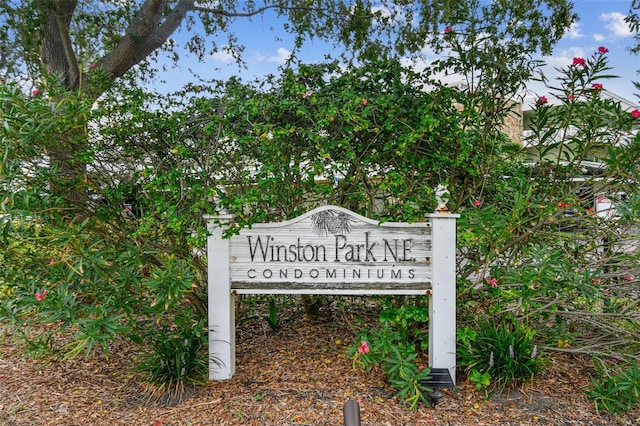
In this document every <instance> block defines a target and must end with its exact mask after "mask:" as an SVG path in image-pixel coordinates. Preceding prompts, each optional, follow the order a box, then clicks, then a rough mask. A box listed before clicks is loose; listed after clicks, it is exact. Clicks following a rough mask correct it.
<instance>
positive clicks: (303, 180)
mask: <svg viewBox="0 0 640 426" xmlns="http://www.w3.org/2000/svg"><path fill="white" fill-rule="evenodd" d="M554 3H557V4H558V5H560V4H561V3H564V2H554ZM471 4H472V5H476V8H475V9H474V8H472V9H466V10H465V9H464V8H463V7H462V6H463V4H462V3H460V7H458V6H457V3H456V5H453V6H451V8H450V9H442V10H440V9H439V10H440V11H441V12H442V11H444V12H446V14H445V15H443V16H446V17H448V18H450V19H446V21H448V23H450V26H447V27H446V28H445V29H444V30H443V31H441V30H438V31H437V32H434V33H433V36H434V39H433V40H434V42H435V43H436V44H437V46H439V47H441V48H447V49H451V51H452V52H453V54H452V55H449V57H448V59H446V60H442V61H440V62H438V63H436V64H434V66H433V67H432V68H431V69H429V70H428V71H426V72H424V73H418V72H415V71H412V70H411V69H409V68H405V67H403V66H402V65H401V64H400V62H399V61H397V60H387V59H384V58H380V59H370V60H366V59H365V60H363V61H362V62H361V63H360V64H359V65H358V66H357V67H356V66H347V67H344V66H343V64H338V63H337V62H331V61H329V62H326V63H321V64H314V65H300V66H298V67H297V68H296V69H287V70H284V71H283V73H282V74H281V75H280V76H278V77H274V76H272V77H270V78H268V79H265V80H263V81H257V82H250V83H245V82H242V81H240V80H239V79H231V80H229V81H226V82H216V81H213V82H210V84H208V85H204V84H202V85H190V86H187V87H185V89H184V90H182V91H180V92H178V93H174V94H170V95H167V96H159V95H152V94H149V93H147V92H145V91H144V90H142V89H139V88H136V89H132V88H131V87H130V86H127V85H122V86H118V85H116V84H115V83H114V81H113V80H112V76H110V75H108V74H106V73H105V72H104V71H103V70H101V68H100V66H96V67H95V68H92V67H91V66H90V65H89V66H88V70H87V73H86V74H85V75H84V77H83V78H84V80H83V82H85V83H86V84H88V85H94V87H96V88H97V89H95V90H96V91H98V92H102V96H101V97H100V98H99V99H98V100H97V101H96V98H95V96H91V95H90V94H87V93H86V92H85V91H84V90H80V89H78V90H75V89H74V90H69V87H67V86H64V85H63V84H61V83H60V80H59V75H58V74H56V73H52V74H50V75H48V76H46V77H45V78H43V80H42V81H41V84H40V85H39V86H38V88H37V89H36V90H34V91H32V92H30V93H25V92H24V91H23V90H22V88H21V87H20V86H19V85H18V84H16V83H12V82H7V81H3V82H2V85H1V86H0V121H1V123H2V126H1V129H0V141H1V144H2V145H1V148H2V150H1V152H2V165H1V166H0V189H1V191H2V194H3V195H2V212H1V216H0V224H1V229H2V238H1V240H0V245H2V248H3V250H2V251H1V252H0V259H1V261H2V264H3V266H4V265H9V266H8V267H3V268H2V269H0V295H1V296H0V319H1V320H2V324H3V327H10V328H11V329H12V330H14V332H15V333H17V334H20V333H22V335H23V337H24V338H25V339H26V340H27V341H28V342H30V343H31V344H32V347H33V348H34V352H42V351H46V350H51V351H57V352H59V353H61V354H62V356H66V357H73V356H77V355H79V354H86V355H89V354H91V352H92V351H93V350H94V349H101V350H105V351H107V350H108V348H109V344H110V342H111V341H113V340H114V339H117V338H128V339H130V340H131V342H134V343H136V344H140V345H143V346H144V349H145V350H146V351H147V352H148V353H149V354H150V355H149V357H146V358H144V360H143V362H142V370H143V371H144V373H145V377H146V378H147V379H148V380H149V381H150V382H151V383H153V384H155V385H157V386H158V388H159V389H162V387H163V386H168V387H169V388H171V389H178V390H179V389H181V388H182V387H183V386H184V385H185V384H188V383H195V382H197V381H198V380H199V379H201V373H202V368H201V367H202V365H203V362H204V359H205V358H204V357H206V354H205V353H204V350H203V348H204V346H203V340H204V336H205V332H206V330H203V324H202V321H201V319H202V318H203V317H204V316H205V313H206V305H205V301H206V268H205V262H204V258H203V254H204V253H203V250H202V247H203V244H204V237H205V236H206V234H207V230H206V227H205V223H204V221H203V214H204V213H215V212H217V211H220V210H226V211H227V212H229V213H232V214H234V215H235V216H236V218H237V221H238V224H239V225H251V224H252V223H255V222H263V221H275V220H282V219H289V218H292V217H295V216H297V215H299V214H300V213H302V212H304V211H307V210H308V209H310V208H312V207H315V206H318V205H321V204H337V205H341V206H344V207H346V208H349V209H351V210H354V211H356V212H358V213H361V214H363V215H366V216H369V217H372V218H374V219H379V220H394V221H396V220H397V221H408V222H412V221H418V220H423V218H424V215H425V213H429V212H431V211H433V209H434V207H435V200H434V194H433V189H434V187H435V186H436V185H438V184H442V183H444V184H447V185H448V187H449V190H450V192H451V193H452V194H453V199H452V200H451V202H450V203H449V208H450V209H451V210H452V211H454V212H458V213H461V214H462V217H461V220H460V222H459V235H458V246H459V257H458V258H459V265H458V272H459V274H458V275H459V277H460V279H459V282H458V283H457V285H458V307H459V312H458V314H459V318H460V323H461V324H460V325H461V327H462V328H466V329H468V330H470V331H475V332H477V333H478V335H483V334H485V333H483V331H486V329H487V326H486V324H487V322H486V320H487V319H489V318H496V319H498V320H500V321H498V322H497V323H500V322H501V321H505V322H508V323H510V324H511V323H518V324H521V326H522V328H521V329H518V330H517V331H518V332H521V331H523V330H525V331H526V333H524V335H525V337H526V342H524V343H523V344H522V345H521V346H522V351H521V352H522V354H520V357H524V356H526V355H528V356H529V357H531V352H532V351H533V349H532V348H533V347H536V345H537V347H538V348H539V350H540V351H542V350H544V351H545V352H546V353H551V352H553V351H554V350H555V351H558V350H559V351H572V352H586V353H590V354H592V355H593V356H594V357H595V358H596V359H598V360H601V361H602V362H603V363H607V362H611V360H616V361H628V360H633V359H634V358H636V359H637V354H638V353H639V351H638V342H637V333H638V331H639V330H638V324H639V322H638V317H639V307H638V277H639V276H640V271H639V270H638V250H637V247H638V246H637V243H638V241H637V238H638V230H637V228H636V226H635V223H636V222H637V218H638V215H639V214H640V213H638V212H639V209H638V208H639V204H638V202H639V201H640V198H639V197H638V195H637V194H636V190H635V188H636V186H637V182H638V171H639V170H638V167H637V164H638V155H639V153H640V150H639V148H640V140H639V139H638V135H637V134H635V135H634V134H633V133H632V132H633V130H634V129H637V126H638V115H640V112H638V111H637V110H636V111H628V110H625V109H623V108H622V105H621V104H620V103H619V102H618V101H615V100H612V99H610V98H608V97H606V96H605V93H604V91H603V90H602V89H603V88H605V87H606V81H607V79H608V78H610V76H609V75H608V74H609V71H610V70H609V69H608V67H607V62H606V53H607V52H606V48H604V47H603V48H601V49H598V51H597V52H595V53H594V55H593V56H592V57H590V58H576V59H574V61H573V63H572V64H568V66H567V67H566V68H565V69H564V70H563V77H562V78H561V79H560V80H558V82H557V87H550V88H549V91H550V92H549V93H546V94H544V95H542V96H540V97H539V98H538V101H537V104H536V108H535V111H534V112H535V115H534V117H533V118H532V123H531V128H532V133H531V135H530V137H528V138H527V139H525V140H524V141H523V142H524V146H525V148H526V149H522V147H520V146H519V145H517V144H514V143H513V142H514V141H512V140H511V139H510V138H509V136H507V135H506V134H505V132H504V130H505V128H504V126H503V124H504V121H505V120H506V119H508V118H513V116H514V115H513V114H514V113H515V109H514V106H515V105H516V104H517V103H518V101H520V99H518V98H516V97H514V96H515V93H516V92H517V91H518V90H519V89H521V88H522V83H523V82H524V81H525V80H526V78H528V77H529V76H530V74H531V71H532V69H533V67H534V66H535V64H534V63H531V62H530V61H529V57H528V56H527V55H528V54H532V53H534V51H535V48H537V47H538V45H537V44H535V43H534V45H528V44H527V40H529V41H530V42H532V43H533V41H531V40H532V39H531V38H530V36H531V35H534V34H520V36H519V37H520V38H517V37H516V38H509V37H504V38H502V37H501V36H500V35H501V34H502V35H504V34H514V35H518V34H519V33H518V31H519V30H518V29H517V28H512V27H510V26H509V24H504V22H509V21H504V20H503V18H504V16H506V15H510V14H512V13H516V12H518V11H517V10H514V11H512V12H509V14H507V13H506V12H500V10H501V9H496V8H500V7H502V8H505V7H507V4H506V3H504V2H494V3H492V4H493V5H494V9H490V10H489V9H486V8H484V7H482V6H481V5H480V3H476V2H471ZM454 6H455V7H454ZM487 7H488V6H487ZM425 10H426V9H425ZM505 10H506V9H505ZM444 12H443V13H444ZM565 12H566V13H567V15H566V16H564V17H558V16H556V15H554V18H553V19H559V21H558V22H555V21H554V22H547V24H548V25H550V27H549V28H551V27H553V28H557V27H558V24H559V23H560V21H562V22H565V20H566V19H569V17H570V11H569V9H566V10H565ZM516 14H517V13H516ZM527 16H529V15H528V14H527ZM550 19H551V18H550ZM569 20H570V19H569ZM543 21H544V20H543ZM492 22H494V23H495V22H499V23H500V26H499V28H500V31H497V32H492V31H487V30H489V29H491V23H492ZM545 22H546V21H545ZM505 25H506V27H505ZM531 28H532V30H531V31H533V28H534V26H532V27H531ZM535 28H537V29H536V31H537V32H536V34H537V35H538V36H539V35H540V32H541V31H542V28H543V27H540V26H537V27H535ZM544 28H547V27H544ZM431 29H432V30H433V29H434V28H431ZM505 31H506V32H505ZM556 36H559V35H558V34H555V35H554V36H553V37H552V40H553V39H554V37H556ZM495 37H498V39H499V40H502V41H500V42H498V41H496V40H498V39H496V38H495ZM512 42H513V43H516V42H518V43H521V44H518V45H517V46H525V48H523V52H524V54H523V55H517V56H513V55H511V52H513V51H515V50H516V49H515V48H514V45H510V44H509V43H512ZM503 43H507V44H506V45H505V44H503ZM527 46H528V47H527ZM375 47H376V46H374V45H372V49H374V48H375ZM374 50H375V49H374ZM523 58H524V59H523ZM444 70H448V71H455V72H458V73H460V74H461V75H462V76H464V78H465V81H466V83H467V84H464V85H461V86H460V87H459V88H451V87H446V86H443V85H442V84H440V83H439V82H438V81H437V79H436V77H437V76H438V72H440V71H444ZM83 87H84V86H83ZM425 89H428V90H425ZM551 101H553V102H551ZM599 197H600V198H603V197H607V198H608V199H611V200H613V202H614V203H615V206H616V210H615V214H611V215H608V214H605V213H606V212H596V211H594V210H593V209H592V207H593V200H594V199H598V198H599ZM612 212H613V211H612ZM605 216H610V217H605ZM422 308H423V307H422V306H419V305H418V306H409V305H404V306H402V305H400V306H396V305H392V306H390V307H389V309H387V310H386V311H385V313H384V315H383V316H382V317H381V321H382V323H383V324H382V327H381V328H380V330H379V331H375V330H374V331H363V333H369V334H366V335H365V334H363V335H362V337H361V339H360V340H361V341H360V343H359V345H357V346H355V347H354V348H355V350H357V349H358V348H360V347H363V346H362V340H364V341H365V342H369V343H367V345H370V346H369V348H370V349H373V348H377V347H378V346H377V345H378V343H377V342H381V343H379V344H380V345H381V346H380V348H382V349H381V350H380V352H373V351H371V352H364V349H363V352H360V351H358V352H357V353H356V352H353V353H354V355H356V354H357V355H358V357H359V356H360V355H363V356H362V357H359V358H358V361H359V362H362V363H363V365H364V366H365V367H373V366H375V363H376V362H378V363H381V365H384V366H386V367H385V369H386V370H387V372H388V373H389V375H390V383H391V384H392V386H394V387H396V388H397V389H398V392H399V395H400V398H401V399H402V400H403V401H405V402H407V403H409V404H410V405H411V406H414V407H415V404H416V403H417V402H418V401H421V400H422V401H424V390H421V389H420V388H419V387H416V386H417V385H416V384H417V383H419V381H417V380H418V378H420V377H423V376H424V375H427V374H428V369H420V365H421V364H418V361H417V360H419V359H420V360H421V358H420V356H421V355H420V353H421V352H423V351H424V350H425V349H426V346H425V345H426V340H424V338H423V337H424V336H423V330H424V323H425V322H426V321H428V318H427V317H426V314H425V311H424V309H422ZM269 319H270V324H271V325H272V327H273V328H274V329H276V328H278V327H279V318H278V315H277V306H276V305H275V303H274V304H273V305H272V306H271V309H270V312H269ZM42 322H46V323H51V324H53V325H55V326H57V327H59V329H60V331H63V332H64V331H69V334H66V339H64V341H62V342H61V340H60V339H50V338H49V336H44V337H42V338H39V337H34V335H33V334H32V333H34V332H35V330H36V329H37V326H38V325H39V324H40V323H42ZM398 324H400V325H401V327H399V326H398ZM511 331H513V330H511ZM530 331H531V333H529V332H530ZM533 331H535V334H534V333H533ZM190 333H192V334H190ZM375 333H379V334H375ZM514 333H515V331H514ZM63 334H64V333H63ZM374 334H375V335H374ZM506 336H507V337H505V338H504V339H503V340H504V342H506V343H504V345H506V346H507V352H506V353H509V351H508V346H509V345H510V346H512V347H513V348H514V351H515V350H516V349H515V348H516V346H517V345H516V344H515V343H516V342H515V341H510V340H508V338H510V337H509V336H511V335H510V334H507V335H506ZM503 337H504V336H503ZM185 341H188V344H186V345H185V344H184V342H185ZM385 342H386V343H385ZM509 342H510V343H509ZM54 345H55V346H54ZM504 345H503V346H504ZM532 345H533V346H532ZM518 348H520V346H518ZM518 350H519V349H518ZM500 351H501V352H500V353H502V354H504V353H505V351H504V347H502V348H501V349H500ZM485 352H486V351H485ZM496 352H497V349H496ZM365 353H375V354H378V353H379V354H380V355H379V358H375V356H378V355H375V356H374V355H369V356H368V357H366V356H364V354H365ZM490 353H491V350H489V354H490ZM523 354H524V355H523ZM495 356H496V355H495V352H494V362H495ZM168 359H171V360H172V362H171V363H169V362H167V360H168ZM510 359H515V354H514V358H510ZM530 359H535V358H530ZM162 360H165V363H164V365H163V363H162V362H160V361H162ZM485 361H486V360H485ZM505 361H507V363H508V360H506V359H505ZM420 362H422V360H421V361H420ZM471 362H474V361H469V363H471ZM469 365H470V364H469ZM535 367H536V368H533V367H532V368H529V369H527V370H526V371H527V374H521V372H519V371H518V372H517V373H516V372H514V371H515V370H513V371H512V370H509V371H508V372H507V373H506V374H505V375H504V381H503V382H502V383H505V384H508V383H507V382H509V380H511V379H516V380H519V379H522V378H523V376H525V375H528V373H529V372H531V373H532V374H534V373H535V372H536V371H538V366H537V364H536V366H535ZM183 368H184V370H183ZM476 371H477V372H478V373H479V374H480V375H479V376H477V375H476V379H477V380H475V381H476V382H477V383H480V384H483V383H486V382H487V380H489V381H490V380H491V379H498V380H503V378H502V376H500V377H499V376H495V375H492V376H490V377H489V378H488V379H487V378H486V377H485V376H483V374H485V373H486V372H482V371H480V370H479V369H476ZM472 379H473V378H472ZM598 380H600V379H598ZM487 386H489V385H487ZM603 407H604V408H606V407H605V406H604V405H603Z"/></svg>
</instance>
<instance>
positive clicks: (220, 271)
mask: <svg viewBox="0 0 640 426" xmlns="http://www.w3.org/2000/svg"><path fill="white" fill-rule="evenodd" d="M457 217H459V216H458V215H454V214H448V213H444V214H443V213H435V214H432V215H429V216H428V221H426V222H418V223H412V224H409V223H393V222H385V223H379V222H377V221H374V220H371V219H368V218H365V217H363V216H361V215H358V214H356V213H354V212H352V211H349V210H347V209H344V208H341V207H336V206H323V207H319V208H316V209H314V210H312V211H309V212H307V213H305V214H303V215H301V216H299V217H297V218H295V219H292V220H289V221H286V222H279V223H260V224H254V225H253V226H252V227H251V228H245V229H242V230H240V232H239V233H238V234H237V235H234V236H232V237H231V238H228V239H225V238H223V234H224V230H225V228H226V227H228V226H232V225H233V223H232V221H233V217H231V216H215V217H209V218H208V219H209V231H210V233H211V235H210V237H209V239H208V265H209V266H208V268H209V354H210V360H211V361H210V365H209V379H210V380H224V379H229V378H231V377H232V375H233V373H234V371H235V315H234V306H235V304H234V295H235V294H241V293H251V294H258V293H261V294H341V295H372V294H398V295H425V296H429V297H430V300H429V310H430V321H429V324H430V326H429V365H430V366H431V367H437V368H447V369H449V371H450V374H451V377H452V378H453V380H454V382H455V357H456V352H455V344H456V341H455V339H456V336H455V327H456V324H455V285H456V280H455V232H456V218H457ZM214 359H217V360H218V361H219V362H218V363H216V362H214V361H213V360H214Z"/></svg>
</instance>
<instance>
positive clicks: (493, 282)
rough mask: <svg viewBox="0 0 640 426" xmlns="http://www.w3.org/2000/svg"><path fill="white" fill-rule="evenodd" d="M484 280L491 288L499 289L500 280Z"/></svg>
mask: <svg viewBox="0 0 640 426" xmlns="http://www.w3.org/2000/svg"><path fill="white" fill-rule="evenodd" d="M484 280H485V281H486V282H487V284H489V287H491V288H496V287H498V280H497V279H496V278H485V279H484Z"/></svg>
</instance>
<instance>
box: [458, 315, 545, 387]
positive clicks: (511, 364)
mask: <svg viewBox="0 0 640 426" xmlns="http://www.w3.org/2000/svg"><path fill="white" fill-rule="evenodd" d="M533 335H534V332H533V330H531V329H528V328H526V327H525V326H523V325H520V324H518V323H516V322H509V321H502V322H500V323H498V324H497V325H495V324H493V323H491V322H482V323H480V324H479V325H478V326H477V330H470V329H469V328H466V329H464V330H460V331H459V332H458V342H459V344H458V355H459V359H460V361H459V365H460V366H462V367H464V368H466V369H467V371H469V372H470V374H469V379H470V380H471V381H473V382H475V383H476V385H477V387H478V388H490V387H493V388H494V389H501V388H503V387H505V386H513V385H516V384H519V383H522V382H525V381H528V380H532V379H533V377H534V376H535V375H536V374H537V373H539V372H540V371H542V370H543V369H544V360H543V359H542V358H541V357H540V354H539V353H538V347H537V345H535V344H534V343H533V341H532V339H533Z"/></svg>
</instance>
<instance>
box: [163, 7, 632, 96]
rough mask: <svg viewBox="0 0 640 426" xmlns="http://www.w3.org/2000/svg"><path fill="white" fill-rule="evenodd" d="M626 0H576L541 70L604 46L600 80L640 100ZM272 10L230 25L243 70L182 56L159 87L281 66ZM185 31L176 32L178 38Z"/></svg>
mask: <svg viewBox="0 0 640 426" xmlns="http://www.w3.org/2000/svg"><path fill="white" fill-rule="evenodd" d="M629 5H630V0H577V1H576V5H575V10H576V12H577V13H578V15H579V16H580V20H579V21H578V22H577V23H575V24H574V25H573V26H572V27H571V28H570V29H569V31H568V33H567V34H566V35H565V37H564V38H563V39H562V40H561V41H560V43H559V44H558V45H557V46H556V48H555V50H554V54H553V55H552V56H549V57H545V58H542V59H544V61H545V62H546V63H547V64H548V66H547V67H546V68H545V70H544V73H545V75H546V76H547V77H549V78H553V76H554V75H556V74H557V73H556V72H555V71H554V68H555V67H562V66H566V65H568V64H570V63H571V62H572V60H573V58H574V57H589V56H591V55H592V54H593V53H594V52H595V51H597V50H598V47H600V46H604V47H606V48H607V49H609V53H608V57H609V64H610V65H611V66H612V67H613V70H612V72H611V73H612V74H615V75H618V76H620V78H617V79H612V80H607V81H604V82H603V84H604V85H605V88H606V89H608V90H610V91H612V92H614V93H616V94H618V95H619V96H622V97H625V98H626V99H629V100H631V101H633V102H635V103H640V100H639V99H638V98H637V97H636V96H635V94H638V91H637V90H636V89H635V88H634V86H633V84H632V81H640V75H638V74H637V70H638V69H640V56H637V55H631V54H630V53H629V51H628V47H629V46H630V45H631V44H632V43H633V36H632V34H631V32H630V31H629V28H628V26H627V25H626V24H625V22H624V17H625V15H626V13H627V12H628V9H629ZM270 19H271V15H268V14H267V15H265V16H263V17H254V18H253V19H252V21H251V22H248V21H247V20H246V19H239V20H238V22H237V24H236V25H234V29H235V31H236V33H237V36H238V42H239V43H241V44H244V45H245V50H244V52H243V58H244V60H245V61H246V64H247V66H248V70H239V68H238V66H237V65H236V64H235V62H234V60H233V59H232V58H231V56H230V55H229V54H227V53H225V52H219V53H218V54H216V55H210V56H208V57H207V58H206V59H205V61H203V62H198V61H197V60H196V59H194V58H192V57H189V56H184V58H183V61H182V62H181V64H180V68H179V69H177V70H170V71H168V72H167V73H166V74H164V75H161V78H164V79H166V80H167V81H168V83H166V84H159V85H158V88H159V89H160V90H162V91H164V90H167V89H170V90H177V89H180V88H181V87H183V86H184V85H186V84H188V83H190V82H192V83H196V82H197V79H196V78H195V77H194V76H193V74H192V73H191V72H190V70H192V71H194V72H196V73H197V74H198V75H200V76H202V77H203V78H212V79H213V78H222V79H224V78H228V77H229V76H231V75H238V74H239V75H241V76H242V77H243V79H245V80H246V79H250V78H252V77H254V76H262V75H265V74H268V73H277V72H278V66H279V65H282V64H283V63H284V62H285V61H286V59H287V57H288V56H289V54H290V52H291V49H292V48H293V43H292V41H291V38H290V37H286V34H284V33H278V32H277V31H275V30H274V28H278V27H279V26H278V25H277V24H275V23H274V22H272V21H270ZM185 36H186V34H184V33H183V34H179V35H178V38H182V37H185ZM330 51H331V46H329V45H326V44H324V43H322V42H319V41H312V42H309V43H308V44H307V45H306V46H305V47H304V48H303V49H302V52H301V54H302V55H301V56H302V58H304V60H305V61H308V62H314V61H321V60H322V59H323V57H324V55H325V54H326V53H330ZM532 89H533V90H534V91H536V92H540V93H539V94H544V93H542V92H543V91H544V88H540V87H536V86H532Z"/></svg>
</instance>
